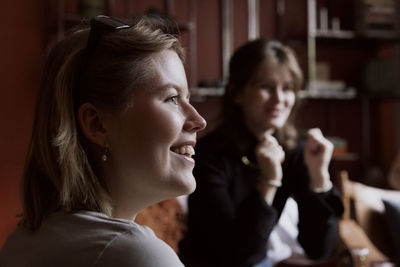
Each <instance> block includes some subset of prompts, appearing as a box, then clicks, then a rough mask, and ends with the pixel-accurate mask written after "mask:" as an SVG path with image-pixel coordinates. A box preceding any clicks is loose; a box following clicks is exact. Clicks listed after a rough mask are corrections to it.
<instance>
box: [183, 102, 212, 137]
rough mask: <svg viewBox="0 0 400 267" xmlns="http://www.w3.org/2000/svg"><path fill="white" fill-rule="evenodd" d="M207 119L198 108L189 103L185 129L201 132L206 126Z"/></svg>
mask: <svg viewBox="0 0 400 267" xmlns="http://www.w3.org/2000/svg"><path fill="white" fill-rule="evenodd" d="M206 126H207V122H206V120H205V119H204V118H203V117H202V116H201V115H200V114H199V113H198V112H197V110H196V109H195V108H194V107H193V106H192V105H191V104H189V105H188V110H187V118H186V122H185V125H184V128H185V130H187V131H189V132H199V131H201V130H203V129H204V128H206Z"/></svg>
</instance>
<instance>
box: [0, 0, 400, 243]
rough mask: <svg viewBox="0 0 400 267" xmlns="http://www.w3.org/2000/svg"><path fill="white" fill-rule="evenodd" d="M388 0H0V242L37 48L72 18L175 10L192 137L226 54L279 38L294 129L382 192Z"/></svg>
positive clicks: (388, 111)
mask: <svg viewBox="0 0 400 267" xmlns="http://www.w3.org/2000/svg"><path fill="white" fill-rule="evenodd" d="M399 6H400V4H399V0H20V1H14V0H2V1H1V3H0V7H1V13H2V16H1V17H0V40H1V43H0V48H1V49H0V85H1V90H0V101H1V104H0V109H1V111H0V116H1V118H0V121H1V124H2V126H1V131H0V142H1V146H0V147H1V153H0V246H1V245H2V244H3V242H4V240H5V238H6V236H7V235H8V234H9V233H10V232H11V231H12V230H13V229H14V228H15V226H16V223H17V221H18V218H17V217H16V215H17V214H18V213H20V212H21V206H20V201H19V179H20V176H21V174H22V170H23V163H24V157H25V153H26V149H27V146H28V142H29V137H30V131H31V126H32V119H33V111H34V105H35V97H36V93H37V90H38V87H39V83H40V77H41V67H42V64H43V60H44V55H45V53H46V48H47V47H48V46H49V45H50V44H51V43H54V42H56V41H57V40H59V39H61V38H62V37H63V35H64V34H65V31H66V30H68V29H69V28H70V27H72V26H74V25H76V24H77V23H79V21H80V20H81V19H83V18H90V17H92V16H95V15H97V14H106V15H110V16H112V17H115V18H119V19H121V20H127V19H129V18H130V17H132V16H133V15H135V14H140V13H145V12H160V13H163V14H167V15H169V16H172V17H174V18H175V19H176V20H177V21H178V22H179V25H180V28H181V31H182V34H181V36H180V39H181V41H182V43H183V45H184V47H185V49H186V52H187V62H186V65H185V67H186V71H187V77H188V82H189V86H190V90H191V92H192V103H193V104H194V106H195V107H196V108H197V109H198V110H199V112H200V113H201V114H202V115H203V116H204V117H205V118H206V119H207V120H208V127H207V129H206V130H205V131H204V132H203V133H202V135H204V134H206V133H207V132H208V131H209V130H211V129H212V128H213V127H215V125H216V124H217V118H218V115H219V114H220V100H221V95H222V94H223V92H224V87H223V86H224V83H225V78H226V73H227V64H228V60H229V57H230V56H231V54H232V52H233V51H234V50H235V49H236V48H237V47H238V46H239V45H241V44H243V43H244V42H246V41H247V40H250V39H254V38H258V37H264V38H268V39H278V40H280V41H282V42H284V43H285V44H287V45H289V46H291V47H292V48H293V49H294V50H295V51H296V53H297V56H298V58H299V61H300V63H301V67H302V68H303V71H304V73H305V77H306V83H305V85H304V89H303V90H302V91H301V103H300V106H299V112H298V115H297V120H296V121H297V122H296V123H297V126H298V127H299V129H303V130H305V129H308V128H311V127H319V128H321V129H322V131H323V133H324V134H325V135H326V136H328V137H329V138H330V139H331V141H332V142H333V143H334V144H335V152H334V158H333V161H332V164H331V166H330V168H331V172H332V175H333V176H335V175H336V173H337V172H338V171H340V170H343V169H345V170H347V171H348V172H349V174H350V176H351V177H352V178H353V179H355V180H358V181H360V182H364V183H366V184H369V185H373V186H379V187H385V186H386V185H387V181H386V177H387V174H388V171H389V168H390V165H391V163H392V162H393V160H394V159H395V156H396V154H397V152H398V148H399V143H400V38H399V37H400V34H399V32H400V30H399V29H400V27H399V25H400V15H399V14H400V13H399ZM202 135H201V136H202ZM201 136H200V138H201Z"/></svg>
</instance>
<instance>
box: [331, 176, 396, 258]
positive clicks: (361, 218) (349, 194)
mask: <svg viewBox="0 0 400 267" xmlns="http://www.w3.org/2000/svg"><path fill="white" fill-rule="evenodd" d="M337 183H338V187H339V188H340V190H341V192H342V195H343V204H344V206H345V212H344V215H343V219H342V221H341V222H340V225H339V227H340V236H341V237H342V240H343V242H344V243H345V244H346V246H347V247H348V248H349V249H352V248H368V250H369V255H368V257H369V260H370V262H386V261H390V257H389V256H390V254H391V253H392V248H391V242H390V236H389V235H390V233H389V232H388V228H387V226H386V222H385V218H384V216H385V208H384V205H383V202H382V199H392V200H400V191H394V190H384V189H379V188H374V187H370V186H366V185H363V184H361V183H357V182H353V181H351V180H350V179H349V175H348V173H347V171H341V172H340V173H339V177H338V180H337ZM392 256H394V255H392Z"/></svg>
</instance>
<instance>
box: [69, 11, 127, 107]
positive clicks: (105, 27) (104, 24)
mask: <svg viewBox="0 0 400 267" xmlns="http://www.w3.org/2000/svg"><path fill="white" fill-rule="evenodd" d="M130 27H131V26H130V25H127V24H125V23H123V22H121V21H118V20H115V19H112V18H110V17H108V16H104V15H98V16H96V17H94V18H92V19H91V20H90V32H89V38H88V41H87V43H86V48H85V49H84V51H83V55H82V57H83V59H82V61H81V64H80V71H79V74H78V77H77V79H76V83H75V84H76V86H75V90H79V86H80V85H81V82H82V76H83V75H84V73H85V71H86V69H87V67H88V65H89V63H90V61H91V60H92V57H93V53H94V50H96V46H97V45H98V44H99V42H100V40H101V38H102V37H103V36H104V35H107V34H109V33H112V32H115V31H118V30H121V29H127V28H130ZM75 94H78V95H79V93H78V92H77V91H75ZM76 104H77V105H78V106H79V103H76Z"/></svg>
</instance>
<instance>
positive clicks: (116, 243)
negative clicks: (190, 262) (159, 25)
mask: <svg viewBox="0 0 400 267" xmlns="http://www.w3.org/2000/svg"><path fill="white" fill-rule="evenodd" d="M96 266H149V267H151V266H171V267H175V266H178V267H179V266H183V265H182V263H181V261H180V260H179V258H178V256H177V255H176V253H175V251H174V250H173V249H172V248H171V247H170V246H169V245H168V244H167V243H165V242H164V241H162V240H161V239H159V238H158V237H157V236H156V235H155V234H154V232H153V230H151V229H150V228H149V227H147V226H141V225H139V224H136V223H132V224H130V227H128V228H126V231H125V232H121V233H120V234H118V235H116V236H115V237H114V238H113V239H112V240H110V242H109V244H108V245H107V246H106V247H105V248H104V251H103V252H102V253H101V255H100V256H99V258H98V260H97V262H96Z"/></svg>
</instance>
